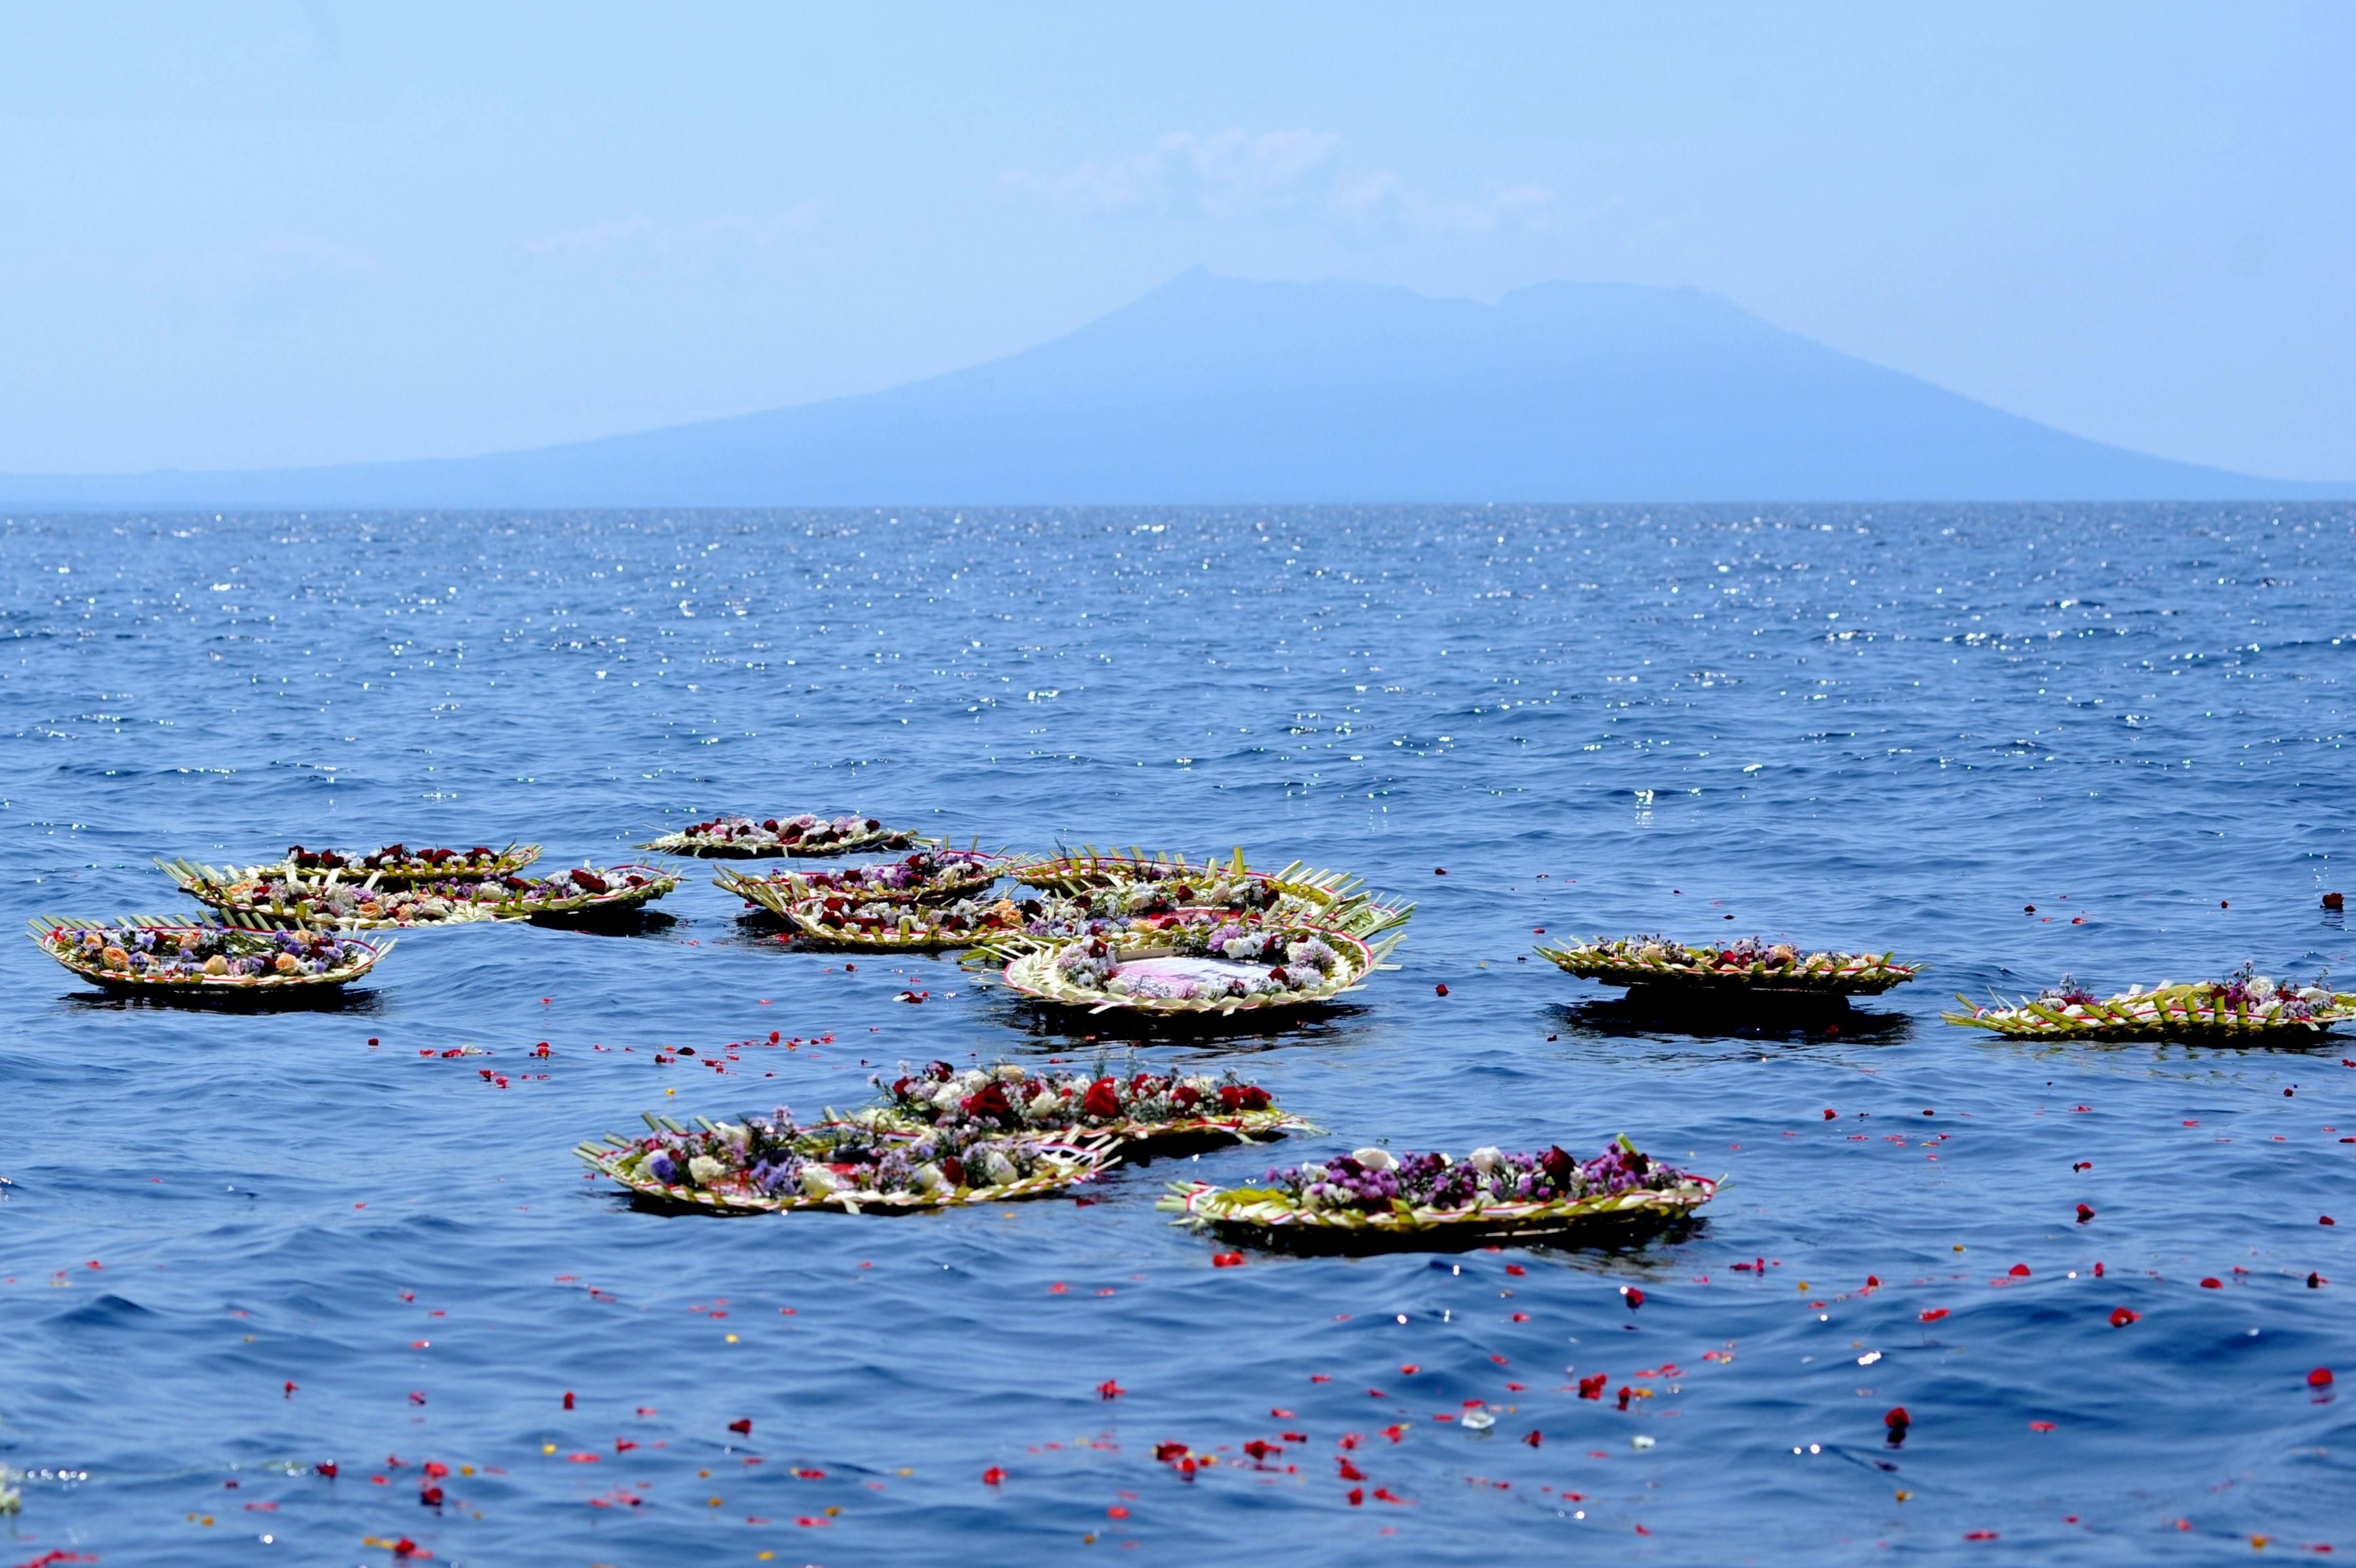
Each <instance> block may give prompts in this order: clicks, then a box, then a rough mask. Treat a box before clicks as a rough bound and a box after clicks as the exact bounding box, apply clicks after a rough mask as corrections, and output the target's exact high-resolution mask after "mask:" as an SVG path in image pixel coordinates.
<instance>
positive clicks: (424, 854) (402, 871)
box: [252, 843, 540, 888]
mask: <svg viewBox="0 0 2356 1568" xmlns="http://www.w3.org/2000/svg"><path fill="white" fill-rule="evenodd" d="M539 858H540V846H539V845H538V844H536V843H511V844H509V845H508V846H507V848H505V849H491V848H488V847H487V846H486V845H483V844H477V845H475V847H474V848H472V849H444V848H438V847H437V848H428V849H412V848H410V847H409V846H408V845H407V844H399V843H389V844H387V845H385V846H384V847H383V848H382V849H380V850H377V851H375V852H373V853H372V854H353V855H348V854H338V853H337V851H335V850H332V849H305V848H304V847H303V846H302V845H301V844H299V843H298V844H295V846H294V847H292V848H291V849H289V850H287V852H286V858H285V859H284V860H283V861H281V862H280V863H279V864H278V865H277V867H276V869H277V870H279V871H281V872H283V873H284V874H285V875H288V876H295V877H305V878H316V877H322V876H325V875H327V874H328V873H329V872H331V871H332V872H341V873H342V874H343V877H344V880H346V881H347V882H358V881H360V880H362V879H363V878H367V877H374V878H375V879H376V885H377V886H379V887H386V888H392V887H427V886H434V885H435V884H437V883H446V882H481V881H485V880H487V879H489V878H492V877H499V876H510V875H514V874H515V873H517V872H519V871H521V870H522V869H523V868H524V867H525V866H527V865H530V864H531V863H532V862H533V861H535V860H538V859H539ZM266 869H269V868H267V867H255V868H253V871H252V874H254V875H259V874H260V873H261V872H262V871H263V870H266Z"/></svg>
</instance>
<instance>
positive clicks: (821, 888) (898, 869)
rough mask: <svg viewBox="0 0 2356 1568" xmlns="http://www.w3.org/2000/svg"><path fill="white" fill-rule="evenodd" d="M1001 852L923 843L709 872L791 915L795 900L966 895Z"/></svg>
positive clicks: (884, 900) (997, 866)
mask: <svg viewBox="0 0 2356 1568" xmlns="http://www.w3.org/2000/svg"><path fill="white" fill-rule="evenodd" d="M1003 869H1004V868H1003V865H1002V864H1001V857H999V856H998V855H994V854H988V853H986V852H984V851H981V850H978V849H940V848H926V849H920V850H918V851H916V853H915V854H909V855H905V856H903V857H902V858H900V859H898V860H894V861H887V862H885V863H884V864H883V865H851V866H845V867H844V868H843V869H841V871H779V872H773V873H771V874H770V875H766V876H747V875H744V873H742V872H738V871H731V870H729V869H727V868H726V867H725V866H723V867H722V868H721V869H720V871H719V873H718V874H717V875H715V876H714V877H713V878H712V880H713V881H714V882H715V883H717V884H718V885H719V886H722V887H724V888H726V889H727V890H728V891H729V892H731V893H734V894H735V895H736V896H737V897H740V898H742V899H744V902H745V903H747V904H751V905H757V906H758V907H760V908H764V909H766V910H768V911H769V912H770V913H771V914H773V915H777V916H780V917H782V918H786V919H788V920H790V919H792V918H793V914H792V911H793V908H794V907H795V906H796V905H799V904H810V903H819V902H823V901H824V900H826V899H828V898H841V899H843V900H845V904H846V907H851V906H854V905H865V904H942V903H953V902H955V901H957V900H958V899H962V898H969V897H972V896H973V895H975V894H977V893H980V892H981V891H983V890H984V889H985V888H987V887H989V886H990V885H991V883H993V882H996V881H997V880H998V879H999V877H1000V875H1001V874H1002V872H1003Z"/></svg>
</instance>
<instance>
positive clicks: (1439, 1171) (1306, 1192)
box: [1157, 1137, 1718, 1244]
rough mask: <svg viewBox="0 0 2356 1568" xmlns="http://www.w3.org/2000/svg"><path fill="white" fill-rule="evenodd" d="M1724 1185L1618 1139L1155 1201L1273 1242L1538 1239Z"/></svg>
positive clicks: (1308, 1173) (1376, 1160) (1308, 1174)
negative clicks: (1580, 1150)
mask: <svg viewBox="0 0 2356 1568" xmlns="http://www.w3.org/2000/svg"><path fill="white" fill-rule="evenodd" d="M1717 1190H1718V1184H1717V1183H1716V1182H1714V1181H1712V1180H1710V1179H1709V1178H1708V1177H1707V1176H1695V1175H1693V1174H1692V1173H1690V1172H1687V1171H1681V1170H1676V1169H1674V1168H1672V1167H1671V1166H1668V1165H1663V1164H1661V1163H1660V1162H1659V1161H1657V1160H1655V1159H1653V1158H1651V1157H1650V1156H1648V1155H1644V1154H1642V1153H1640V1152H1638V1150H1637V1148H1636V1146H1635V1145H1634V1144H1631V1143H1630V1142H1629V1141H1628V1140H1627V1139H1626V1138H1624V1137H1623V1138H1621V1139H1620V1140H1618V1141H1617V1142H1616V1143H1614V1144H1612V1146H1611V1147H1609V1148H1607V1149H1606V1150H1604V1152H1603V1153H1602V1154H1601V1155H1599V1156H1597V1157H1596V1158H1594V1159H1591V1160H1586V1161H1581V1160H1579V1159H1576V1158H1574V1157H1573V1156H1572V1155H1568V1154H1565V1153H1564V1152H1563V1151H1562V1150H1561V1149H1559V1148H1552V1149H1547V1150H1544V1151H1541V1152H1539V1153H1537V1154H1505V1153H1504V1152H1502V1151H1500V1150H1497V1149H1494V1148H1490V1149H1475V1150H1473V1151H1472V1154H1471V1155H1467V1156H1466V1157H1464V1158H1463V1159H1461V1160H1458V1159H1452V1158H1451V1157H1450V1156H1448V1155H1441V1154H1408V1155H1393V1154H1392V1153H1391V1152H1390V1151H1389V1150H1387V1149H1376V1148H1369V1149H1359V1150H1357V1151H1355V1153H1352V1154H1347V1155H1342V1156H1340V1157H1339V1158H1336V1159H1333V1160H1328V1161H1325V1162H1323V1163H1322V1164H1316V1165H1290V1166H1286V1167H1284V1168H1283V1169H1280V1170H1271V1171H1269V1173H1268V1176H1267V1178H1266V1180H1265V1183H1264V1185H1262V1186H1259V1187H1213V1186H1212V1185H1210V1184H1209V1183H1207V1182H1199V1181H1196V1182H1176V1183H1173V1184H1172V1185H1171V1188H1170V1196H1168V1197H1164V1198H1162V1200H1161V1202H1160V1204H1159V1205H1158V1206H1157V1207H1159V1208H1162V1209H1164V1210H1167V1211H1171V1212H1174V1213H1176V1214H1177V1215H1178V1216H1179V1219H1178V1220H1177V1223H1178V1224H1181V1225H1189V1226H1194V1227H1195V1228H1197V1229H1214V1228H1215V1229H1218V1230H1241V1231H1251V1232H1256V1233H1258V1235H1259V1236H1260V1237H1261V1238H1262V1239H1264V1240H1278V1239H1282V1238H1292V1239H1296V1240H1310V1239H1316V1240H1323V1241H1326V1242H1327V1243H1329V1244H1330V1243H1332V1242H1336V1241H1346V1240H1388V1241H1399V1240H1406V1241H1428V1242H1440V1243H1453V1242H1456V1241H1459V1240H1465V1241H1482V1240H1537V1239H1540V1238H1543V1237H1547V1236H1550V1235H1555V1234H1558V1233H1561V1232H1564V1231H1569V1230H1580V1229H1584V1228H1587V1227H1590V1226H1591V1225H1593V1224H1595V1223H1596V1222H1597V1221H1600V1220H1606V1219H1620V1220H1623V1221H1624V1220H1631V1219H1653V1220H1659V1219H1669V1218H1674V1217H1676V1216H1679V1215H1682V1214H1685V1213H1686V1212H1687V1211H1688V1210H1690V1209H1693V1208H1697V1207H1698V1206H1699V1205H1701V1204H1703V1203H1706V1202H1708V1200H1709V1198H1710V1197H1711V1195H1712V1194H1714V1193H1715V1192H1716V1191H1717Z"/></svg>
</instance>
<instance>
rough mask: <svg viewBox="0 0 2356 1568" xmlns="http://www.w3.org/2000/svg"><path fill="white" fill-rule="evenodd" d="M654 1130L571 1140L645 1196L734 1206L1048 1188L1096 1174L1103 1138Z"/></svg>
mask: <svg viewBox="0 0 2356 1568" xmlns="http://www.w3.org/2000/svg"><path fill="white" fill-rule="evenodd" d="M647 1125H648V1128H649V1129H651V1133H650V1135H649V1136H647V1137H642V1138H618V1137H610V1136H609V1137H608V1138H607V1139H606V1140H605V1143H604V1144H581V1145H579V1146H578V1147H577V1148H576V1149H575V1150H574V1151H573V1152H574V1153H575V1154H577V1155H580V1156H581V1158H582V1159H584V1160H585V1161H587V1162H588V1163H589V1165H591V1166H593V1167H594V1168H595V1169H596V1170H597V1171H599V1172H600V1173H602V1174H604V1175H605V1176H611V1177H613V1178H614V1180H616V1181H617V1182H619V1183H621V1184H622V1185H623V1186H624V1187H628V1188H629V1189H630V1190H631V1191H632V1192H634V1193H637V1194H638V1195H639V1196H640V1197H648V1198H654V1199H658V1200H660V1201H663V1202H668V1203H678V1204H692V1205H695V1206H697V1207H699V1208H714V1209H721V1210H726V1211H731V1212H744V1213H757V1212H771V1213H774V1212H782V1211H785V1210H789V1209H796V1208H836V1209H840V1210H841V1211H842V1212H844V1213H848V1214H858V1213H862V1212H866V1213H875V1212H883V1213H905V1212H908V1211H911V1210H914V1209H920V1208H955V1207H957V1206H958V1205H960V1204H967V1203H997V1202H1000V1201H1002V1200H1004V1199H1008V1198H1016V1197H1046V1196H1047V1195H1049V1194H1051V1193H1056V1192H1061V1191H1063V1190H1064V1189H1065V1188H1066V1187H1072V1186H1074V1185H1076V1183H1079V1182H1083V1181H1086V1180H1087V1179H1088V1178H1089V1177H1090V1176H1094V1175H1096V1173H1097V1172H1098V1169H1100V1168H1101V1167H1102V1165H1103V1164H1104V1159H1105V1152H1106V1149H1105V1146H1104V1145H1103V1144H1080V1143H1067V1142H1055V1141H1049V1140H1044V1139H1040V1138H1009V1137H998V1136H991V1135H988V1134H985V1133H981V1132H980V1131H978V1130H976V1129H973V1128H940V1129H927V1130H925V1131H921V1132H916V1133H894V1132H886V1131H883V1130H880V1129H876V1128H871V1127H862V1126H859V1125H855V1124H852V1123H847V1122H828V1123H824V1124H821V1125H819V1126H816V1127H803V1126H798V1125H797V1124H796V1123H795V1122H794V1120H793V1118H792V1116H791V1114H790V1113H789V1112H787V1111H786V1109H785V1108H784V1107H782V1106H780V1107H779V1108H778V1110H777V1112H776V1114H775V1115H774V1116H771V1117H768V1118H762V1117H757V1116H748V1117H746V1118H745V1119H744V1121H743V1122H733V1123H732V1122H710V1121H705V1120H703V1119H702V1118H701V1117H699V1118H697V1122H696V1125H695V1126H694V1127H693V1128H688V1127H682V1126H681V1125H680V1124H679V1123H678V1122H673V1121H670V1120H669V1119H668V1118H664V1117H656V1116H651V1115H650V1116H648V1118H647Z"/></svg>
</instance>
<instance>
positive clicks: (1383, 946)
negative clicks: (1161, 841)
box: [1004, 911, 1399, 1014]
mask: <svg viewBox="0 0 2356 1568" xmlns="http://www.w3.org/2000/svg"><path fill="white" fill-rule="evenodd" d="M1207 913H1208V914H1209V915H1210V916H1211V918H1198V919H1191V920H1175V921H1171V922H1168V923H1165V924H1159V925H1154V926H1150V927H1141V928H1138V929H1131V930H1129V931H1126V932H1123V933H1120V934H1119V935H1118V936H1114V937H1082V938H1076V939H1074V940H1069V941H1061V942H1043V943H1040V944H1038V945H1036V946H1034V947H1032V948H1030V949H1029V950H1025V951H1023V952H1020V953H1018V954H1017V955H1016V956H1015V957H1014V958H1013V959H1012V961H1010V962H1009V963H1008V964H1007V965H1006V969H1005V972H1004V979H1005V982H1006V983H1007V984H1008V985H1010V986H1012V987H1013V988H1014V989H1015V990H1017V991H1020V992H1022V993H1024V994H1026V995H1030V996H1034V997H1037V998H1038V999H1040V1000H1041V1001H1044V1002H1055V1003H1061V1004H1066V1005H1069V1006H1077V1007H1088V1008H1092V1009H1094V1010H1096V1011H1098V1012H1102V1011H1104V1010H1106V1009H1108V1008H1130V1009H1135V1010H1137V1011H1140V1012H1145V1013H1157V1014H1177V1013H1209V1012H1216V1013H1222V1014H1226V1013H1234V1012H1237V1011H1238V1010H1244V1009H1255V1008H1263V1007H1271V1006H1287V1005H1300V1004H1307V1003H1317V1002H1326V1001H1330V1000H1332V999H1333V997H1335V996H1338V995H1340V994H1341V993H1344V992H1345V991H1349V990H1352V989H1354V988H1355V987H1356V986H1358V985H1360V984H1362V983H1364V982H1365V979H1366V977H1367V976H1368V975H1369V974H1371V973H1372V972H1374V970H1375V969H1376V966H1377V965H1379V964H1380V963H1381V962H1382V961H1383V960H1384V959H1385V958H1386V957H1387V956H1388V955H1389V953H1390V951H1391V950H1392V949H1393V948H1394V947H1396V946H1397V944H1398V940H1399V938H1398V934H1397V933H1394V934H1393V935H1392V936H1390V937H1388V938H1387V939H1386V940H1383V941H1382V942H1379V943H1377V944H1376V945H1375V946H1374V947H1371V948H1370V947H1368V946H1367V944H1366V943H1365V941H1363V940H1360V939H1358V938H1356V937H1354V936H1351V935H1349V934H1348V933H1346V932H1343V931H1334V930H1326V929H1321V928H1318V927H1314V926H1276V925H1262V924H1258V923H1246V922H1244V921H1242V920H1237V919H1235V918H1230V917H1225V916H1223V915H1220V914H1219V912H1217V911H1209V912H1207Z"/></svg>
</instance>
